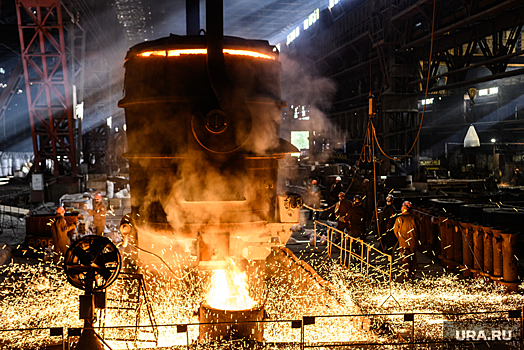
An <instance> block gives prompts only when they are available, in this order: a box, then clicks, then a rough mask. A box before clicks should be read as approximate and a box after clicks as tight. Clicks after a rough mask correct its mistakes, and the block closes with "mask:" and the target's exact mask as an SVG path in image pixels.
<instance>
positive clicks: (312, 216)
mask: <svg viewBox="0 0 524 350" xmlns="http://www.w3.org/2000/svg"><path fill="white" fill-rule="evenodd" d="M309 205H310V206H311V207H312V208H314V209H319V208H320V187H319V186H318V182H317V180H313V181H311V189H310V191H309ZM317 219H318V211H316V210H310V211H309V218H308V220H317Z"/></svg>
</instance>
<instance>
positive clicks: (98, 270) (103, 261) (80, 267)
mask: <svg viewBox="0 0 524 350" xmlns="http://www.w3.org/2000/svg"><path fill="white" fill-rule="evenodd" d="M121 266H122V258H121V256H120V253H119V251H118V248H117V247H116V246H115V245H114V244H113V243H112V242H111V241H110V240H109V239H108V238H105V237H102V236H93V235H90V236H85V237H83V238H81V239H79V240H77V241H75V242H73V244H72V245H71V246H70V247H69V249H68V250H67V252H66V254H65V261H64V271H65V273H66V276H67V280H68V281H69V283H71V284H72V285H73V286H75V287H77V288H79V289H82V290H86V279H88V277H89V279H92V281H93V285H92V286H91V288H89V286H88V289H90V290H91V291H99V290H103V289H105V288H107V287H108V286H109V285H110V284H111V283H113V282H114V281H115V279H116V278H117V277H118V273H119V272H120V268H121Z"/></svg>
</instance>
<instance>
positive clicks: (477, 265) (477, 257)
mask: <svg viewBox="0 0 524 350" xmlns="http://www.w3.org/2000/svg"><path fill="white" fill-rule="evenodd" d="M471 227H472V228H473V260H474V262H473V267H474V268H473V269H472V270H471V272H473V273H477V274H478V273H480V271H481V270H482V269H483V268H484V232H482V229H483V228H482V226H479V225H471Z"/></svg>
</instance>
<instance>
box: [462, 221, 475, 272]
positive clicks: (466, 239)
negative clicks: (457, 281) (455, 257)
mask: <svg viewBox="0 0 524 350" xmlns="http://www.w3.org/2000/svg"><path fill="white" fill-rule="evenodd" d="M459 229H462V263H463V266H462V268H466V269H465V270H464V271H463V275H464V276H468V277H469V276H470V275H471V272H470V271H469V269H471V268H472V267H473V251H472V250H473V231H474V230H473V228H472V226H471V224H470V223H460V227H459Z"/></svg>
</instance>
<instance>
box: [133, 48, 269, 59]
mask: <svg viewBox="0 0 524 350" xmlns="http://www.w3.org/2000/svg"><path fill="white" fill-rule="evenodd" d="M224 53H225V54H229V55H236V56H249V57H253V58H264V59H268V60H274V59H275V57H272V56H270V55H266V54H263V53H260V52H256V51H249V50H233V49H224ZM206 54H207V49H183V50H157V51H146V52H141V53H139V54H138V56H140V57H150V56H153V57H158V56H161V57H166V56H168V57H177V56H181V55H206Z"/></svg>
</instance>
